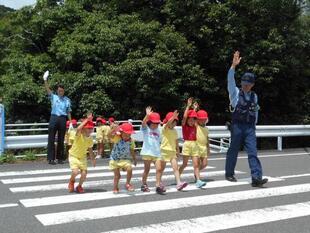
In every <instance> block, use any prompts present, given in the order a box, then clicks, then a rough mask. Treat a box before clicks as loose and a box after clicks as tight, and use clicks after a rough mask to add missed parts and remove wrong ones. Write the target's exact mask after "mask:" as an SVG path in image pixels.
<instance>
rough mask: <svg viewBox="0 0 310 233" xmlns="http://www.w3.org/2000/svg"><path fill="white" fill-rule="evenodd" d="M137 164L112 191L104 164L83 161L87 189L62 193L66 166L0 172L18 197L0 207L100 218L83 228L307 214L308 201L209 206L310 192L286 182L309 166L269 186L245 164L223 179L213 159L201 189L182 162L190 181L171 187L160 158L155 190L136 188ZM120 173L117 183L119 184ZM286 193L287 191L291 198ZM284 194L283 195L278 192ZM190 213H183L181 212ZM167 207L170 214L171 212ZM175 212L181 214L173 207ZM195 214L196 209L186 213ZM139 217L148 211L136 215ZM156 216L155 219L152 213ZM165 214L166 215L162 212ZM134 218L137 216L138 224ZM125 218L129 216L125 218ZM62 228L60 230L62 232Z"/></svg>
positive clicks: (182, 226)
mask: <svg viewBox="0 0 310 233" xmlns="http://www.w3.org/2000/svg"><path fill="white" fill-rule="evenodd" d="M142 172H143V165H142V164H138V165H137V167H136V168H134V177H133V179H132V183H133V184H134V186H135V187H136V188H137V190H136V191H135V192H127V191H125V190H124V189H123V190H121V192H120V193H119V194H113V192H112V191H111V190H112V185H113V174H112V172H111V171H109V170H108V166H98V167H96V168H90V169H89V174H88V180H87V181H86V182H85V185H84V187H85V189H86V193H84V194H75V193H68V192H67V181H68V179H69V175H70V169H68V168H55V169H44V170H39V169H37V170H27V171H9V172H0V181H1V183H2V184H5V185H6V186H7V188H8V189H9V191H10V192H11V193H12V195H16V196H17V197H18V200H19V202H18V203H8V204H3V205H0V208H14V207H19V208H23V209H25V210H26V211H28V212H29V214H31V215H33V217H34V219H35V220H36V221H37V222H39V223H40V224H41V225H42V227H44V228H47V229H49V228H51V227H55V226H65V225H68V224H69V225H70V224H72V225H74V224H78V223H83V224H89V225H91V224H92V223H93V222H94V221H100V222H98V224H100V226H102V227H101V230H100V231H98V229H96V230H94V231H92V230H91V228H90V230H89V232H98V233H101V232H126V233H128V232H135V233H136V232H144V233H145V232H216V231H221V230H229V229H234V228H239V227H245V226H251V225H257V224H262V223H270V222H277V221H282V220H287V219H294V218H299V217H310V201H309V200H306V201H304V202H298V201H297V200H296V203H292V201H290V202H288V203H285V202H283V203H281V204H280V205H277V204H275V205H271V206H261V207H259V208H257V206H256V207H251V208H250V209H246V210H244V209H240V210H239V209H238V208H237V211H236V209H234V210H233V211H231V212H220V209H221V208H219V213H217V212H214V213H213V212H211V213H209V212H208V209H210V208H213V209H216V208H217V207H218V206H223V205H235V206H239V205H242V204H243V203H244V202H247V201H254V200H255V201H258V200H264V199H270V198H283V197H293V196H294V195H304V194H309V193H310V183H296V182H293V183H290V182H288V181H289V180H290V179H295V178H298V177H310V173H304V174H296V175H286V176H277V177H275V176H274V177H272V176H267V178H268V179H269V183H268V186H269V187H268V188H262V189H257V188H252V187H250V185H249V184H250V183H251V179H250V178H248V173H247V172H248V171H240V170H238V171H236V174H237V175H238V176H239V177H240V179H238V182H228V181H226V180H224V179H223V177H224V171H223V170H222V167H221V168H219V167H216V166H214V165H213V164H212V166H209V167H208V168H207V169H206V170H205V171H204V172H202V174H203V176H206V178H207V185H206V187H205V188H203V189H198V188H196V186H195V184H194V183H193V168H192V167H191V166H190V165H189V166H188V167H187V168H186V170H185V173H184V174H183V176H182V179H184V180H186V181H188V182H189V185H188V186H187V187H186V189H185V190H184V191H182V192H180V191H177V190H176V187H175V180H174V175H173V170H172V168H171V166H169V165H167V168H166V170H165V174H164V176H163V182H164V183H165V184H166V185H167V192H166V194H165V195H163V196H162V195H157V194H156V193H155V190H154V188H151V192H148V193H143V192H141V191H140V190H138V188H139V186H140V184H141V174H142ZM125 178H126V177H125V176H124V177H123V178H122V179H121V181H120V185H121V187H123V186H124V184H125V181H126V179H125ZM148 181H149V183H150V184H154V182H155V169H154V168H152V169H151V172H150V175H149V179H148ZM292 199H293V198H290V200H292ZM284 200H286V199H285V198H284ZM187 212H188V213H189V214H188V216H187V215H186V214H184V213H187ZM172 213H174V214H175V215H173V214H172ZM180 213H182V214H180ZM193 213H195V214H193ZM145 216H153V219H152V218H148V221H143V218H144V217H145ZM157 216H158V218H157ZM164 216H167V218H166V219H165V218H164ZM136 218H141V219H142V221H139V224H137V221H136V220H132V219H136ZM118 219H122V221H128V224H112V225H113V226H111V224H109V225H108V226H107V227H106V225H105V221H109V222H110V223H111V221H112V222H113V221H115V223H117V222H118ZM131 221H133V222H132V223H131ZM66 232H67V231H66Z"/></svg>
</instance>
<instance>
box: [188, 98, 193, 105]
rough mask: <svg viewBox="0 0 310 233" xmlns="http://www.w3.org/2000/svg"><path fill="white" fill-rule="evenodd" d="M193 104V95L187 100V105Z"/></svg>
mask: <svg viewBox="0 0 310 233" xmlns="http://www.w3.org/2000/svg"><path fill="white" fill-rule="evenodd" d="M192 104H193V97H190V98H188V100H187V107H190V106H192Z"/></svg>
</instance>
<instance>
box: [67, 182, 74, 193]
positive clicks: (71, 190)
mask: <svg viewBox="0 0 310 233" xmlns="http://www.w3.org/2000/svg"><path fill="white" fill-rule="evenodd" d="M68 190H69V193H73V192H74V181H71V180H70V181H69V184H68Z"/></svg>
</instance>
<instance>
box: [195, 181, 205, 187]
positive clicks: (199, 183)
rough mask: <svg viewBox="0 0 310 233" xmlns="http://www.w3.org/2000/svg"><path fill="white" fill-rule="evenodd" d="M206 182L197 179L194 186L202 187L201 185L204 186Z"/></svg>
mask: <svg viewBox="0 0 310 233" xmlns="http://www.w3.org/2000/svg"><path fill="white" fill-rule="evenodd" d="M206 184H207V183H206V182H204V181H201V180H197V182H196V187H197V188H202V187H203V186H205V185H206Z"/></svg>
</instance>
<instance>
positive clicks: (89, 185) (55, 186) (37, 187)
mask: <svg viewBox="0 0 310 233" xmlns="http://www.w3.org/2000/svg"><path fill="white" fill-rule="evenodd" d="M235 173H236V174H245V172H241V171H236V172H235ZM224 174H225V171H213V172H208V173H207V177H208V178H209V177H214V176H224ZM189 177H193V174H192V173H184V174H182V178H189ZM171 179H174V175H164V176H163V180H171ZM125 181H126V179H125V178H123V179H121V180H120V182H121V183H124V182H125ZM131 181H132V183H134V182H140V181H141V177H133V178H132V179H131ZM148 181H149V182H153V181H155V176H149V178H148ZM112 183H113V179H111V180H101V181H86V182H85V183H84V185H83V186H84V187H85V188H92V187H98V186H103V185H108V184H112ZM67 187H68V183H61V184H49V185H33V186H23V187H14V188H10V191H11V192H13V193H20V192H37V191H38V192H40V191H51V190H61V189H67Z"/></svg>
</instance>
